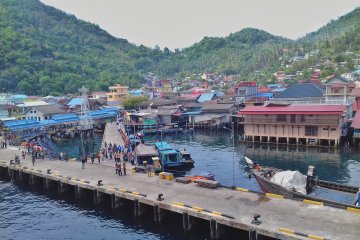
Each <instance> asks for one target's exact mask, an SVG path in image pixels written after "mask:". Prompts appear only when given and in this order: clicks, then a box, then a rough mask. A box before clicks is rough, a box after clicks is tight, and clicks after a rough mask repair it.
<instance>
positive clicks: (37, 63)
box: [0, 0, 360, 95]
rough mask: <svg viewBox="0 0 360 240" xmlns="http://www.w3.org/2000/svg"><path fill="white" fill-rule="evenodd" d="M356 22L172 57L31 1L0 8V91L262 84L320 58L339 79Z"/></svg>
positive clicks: (259, 34)
mask: <svg viewBox="0 0 360 240" xmlns="http://www.w3.org/2000/svg"><path fill="white" fill-rule="evenodd" d="M359 22H360V9H359V8H357V9H355V10H354V11H352V12H350V13H349V14H346V15H345V16H342V17H340V18H339V19H337V20H334V21H331V22H330V23H329V24H327V25H326V26H324V27H322V28H320V29H319V30H318V31H316V32H313V33H309V34H308V35H306V36H305V37H304V38H301V39H298V40H296V41H292V40H289V39H286V38H282V37H278V36H274V35H271V34H270V33H267V32H265V31H262V30H258V29H252V28H247V29H243V30H241V31H239V32H237V33H233V34H230V35H229V36H227V37H225V38H219V37H205V38H204V39H202V40H201V41H200V42H199V43H196V44H194V45H193V46H191V47H188V48H185V49H183V50H181V51H180V50H176V51H175V52H172V51H169V49H167V48H165V49H164V50H160V49H158V48H155V49H150V48H148V47H145V46H143V45H140V46H136V45H133V44H131V43H129V42H128V41H127V40H125V39H119V38H115V37H113V36H111V35H109V34H108V33H107V32H105V31H104V30H102V29H100V28H99V27H98V26H97V25H94V24H90V23H88V22H85V21H81V20H79V19H77V18H76V17H75V16H73V15H69V14H66V13H64V12H62V11H60V10H57V9H55V8H53V7H49V6H46V5H44V4H42V3H41V2H40V1H39V0H1V4H0V91H11V92H23V93H26V94H41V95H49V94H63V93H74V92H76V91H77V89H78V88H79V87H80V86H81V85H85V86H87V87H89V88H90V89H91V90H107V87H108V86H109V85H112V84H114V83H121V84H126V85H130V87H135V86H139V85H140V84H141V83H142V82H143V81H144V75H145V73H146V72H148V71H152V72H155V73H156V74H157V75H159V76H160V77H174V76H176V77H178V78H179V79H181V78H182V77H184V76H189V75H190V74H193V73H200V72H212V73H219V74H240V77H239V78H240V79H239V80H245V79H246V80H253V79H256V80H258V81H260V82H265V81H266V80H267V79H269V78H271V76H272V74H271V73H272V72H274V71H276V70H279V69H282V68H283V70H285V71H286V72H287V73H288V74H295V73H296V72H297V71H299V70H302V69H307V68H308V67H309V66H313V65H314V64H316V63H317V62H318V61H319V60H320V59H324V58H326V59H331V60H334V61H335V62H348V66H345V67H344V66H343V67H342V68H340V69H336V68H335V67H327V69H325V70H324V75H326V74H328V73H332V72H334V71H340V72H341V71H347V70H349V69H350V70H351V66H353V64H352V59H350V57H349V56H348V55H345V54H343V53H344V51H354V52H356V53H360V52H359V46H360V31H359V30H360V27H359V26H358V24H357V23H359ZM284 49H287V50H286V51H283V50H284ZM315 49H319V53H318V54H317V55H316V56H313V57H310V58H309V59H308V60H306V61H302V62H300V63H295V64H293V66H292V67H290V68H284V67H283V66H285V65H286V64H287V63H289V62H290V60H291V58H292V57H293V56H297V55H304V54H305V53H306V52H311V51H313V50H315ZM307 74H310V72H309V73H307ZM306 76H307V75H306V74H305V77H306Z"/></svg>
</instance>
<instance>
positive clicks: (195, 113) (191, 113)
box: [181, 111, 201, 115]
mask: <svg viewBox="0 0 360 240" xmlns="http://www.w3.org/2000/svg"><path fill="white" fill-rule="evenodd" d="M181 114H182V115H200V114H201V111H196V112H183V113H181Z"/></svg>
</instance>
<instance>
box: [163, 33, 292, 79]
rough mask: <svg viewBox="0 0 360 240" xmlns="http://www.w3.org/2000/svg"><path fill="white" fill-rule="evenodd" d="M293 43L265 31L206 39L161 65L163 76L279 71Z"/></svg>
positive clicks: (245, 73)
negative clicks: (287, 47)
mask: <svg viewBox="0 0 360 240" xmlns="http://www.w3.org/2000/svg"><path fill="white" fill-rule="evenodd" d="M291 43H292V41H291V40H288V39H285V38H282V37H277V36H274V35H271V34H269V33H267V32H265V31H262V30H258V29H253V28H246V29H243V30H241V31H240V32H237V33H233V34H231V35H230V36H228V37H225V38H217V37H211V38H210V37H205V38H204V39H202V40H201V41H200V42H199V43H196V44H194V45H193V46H191V47H189V48H186V49H184V50H182V51H181V52H177V53H175V54H174V55H172V56H171V57H170V58H168V59H167V60H166V61H162V62H160V63H159V64H158V71H159V73H160V74H161V75H169V74H174V73H176V72H192V73H198V72H204V71H205V72H215V73H224V74H237V73H240V74H241V75H243V76H248V74H250V73H252V72H254V71H257V70H262V69H276V67H277V66H278V65H279V64H278V62H279V61H278V60H279V57H280V56H281V55H282V48H283V47H284V46H287V45H289V44H291Z"/></svg>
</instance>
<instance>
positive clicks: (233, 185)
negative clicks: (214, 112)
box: [223, 122, 236, 189]
mask: <svg viewBox="0 0 360 240" xmlns="http://www.w3.org/2000/svg"><path fill="white" fill-rule="evenodd" d="M223 128H224V129H226V130H228V131H230V132H231V138H232V140H233V141H232V144H233V146H232V147H233V156H232V164H233V179H232V180H233V184H232V188H233V189H235V188H236V185H235V131H234V122H232V123H231V129H230V128H227V127H223Z"/></svg>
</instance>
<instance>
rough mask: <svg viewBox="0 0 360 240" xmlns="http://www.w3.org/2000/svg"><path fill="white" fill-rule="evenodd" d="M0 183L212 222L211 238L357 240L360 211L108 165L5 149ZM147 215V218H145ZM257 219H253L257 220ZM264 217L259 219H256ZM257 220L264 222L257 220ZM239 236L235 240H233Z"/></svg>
mask: <svg viewBox="0 0 360 240" xmlns="http://www.w3.org/2000/svg"><path fill="white" fill-rule="evenodd" d="M0 151H1V156H2V157H1V160H0V177H1V178H2V179H7V180H13V181H15V182H17V181H19V182H23V183H27V184H30V185H34V184H38V185H39V186H43V187H44V188H45V189H47V190H50V189H53V191H58V193H59V194H64V193H65V192H67V193H68V194H74V196H75V198H76V199H80V198H86V199H87V200H91V201H93V203H94V206H98V205H100V204H103V205H107V206H109V207H112V208H113V209H114V211H116V209H117V208H119V207H121V206H124V205H125V206H127V207H131V208H133V211H134V215H135V216H137V217H139V218H141V217H142V216H143V217H145V216H149V213H150V214H151V215H153V218H154V221H156V222H158V223H159V224H161V222H162V221H166V218H167V217H169V216H174V214H175V215H176V216H178V217H177V218H176V219H179V221H180V222H179V226H181V227H183V229H184V231H190V230H196V224H195V223H196V222H199V221H202V222H204V221H205V222H208V226H209V233H210V236H211V238H212V239H216V238H218V237H219V236H220V235H221V233H222V232H223V231H227V230H228V229H232V230H234V229H235V231H236V232H237V233H238V234H239V236H244V234H245V235H247V236H249V239H251V240H254V239H268V237H269V238H275V239H348V240H351V239H358V236H359V234H360V228H359V226H360V210H359V209H358V208H355V207H354V208H347V209H339V208H334V207H330V206H325V205H323V204H322V203H320V202H311V201H295V200H290V199H284V198H282V196H280V195H275V194H257V193H253V192H251V191H249V190H247V189H242V188H236V190H235V189H228V188H224V187H219V188H216V189H208V188H202V187H200V186H199V185H196V184H195V183H190V184H182V183H177V182H176V181H174V180H172V181H168V180H164V179H160V178H159V177H157V176H153V177H151V178H149V177H147V176H146V174H142V173H135V172H130V173H129V174H128V175H127V176H123V177H119V176H118V175H116V174H115V169H114V167H112V166H110V165H108V164H102V163H100V164H98V163H95V164H86V166H85V169H81V163H80V162H77V161H69V162H65V161H58V160H52V161H50V160H47V159H44V160H37V162H36V163H35V166H34V167H33V166H32V163H31V159H30V156H26V159H25V160H21V164H20V165H15V164H13V162H12V161H11V159H12V157H13V156H14V155H15V154H19V152H20V150H19V149H18V148H13V149H1V150H0ZM144 213H147V214H146V215H144ZM254 216H255V218H254ZM258 216H260V217H258ZM256 218H258V220H260V221H256ZM235 238H236V236H234V239H235Z"/></svg>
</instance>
